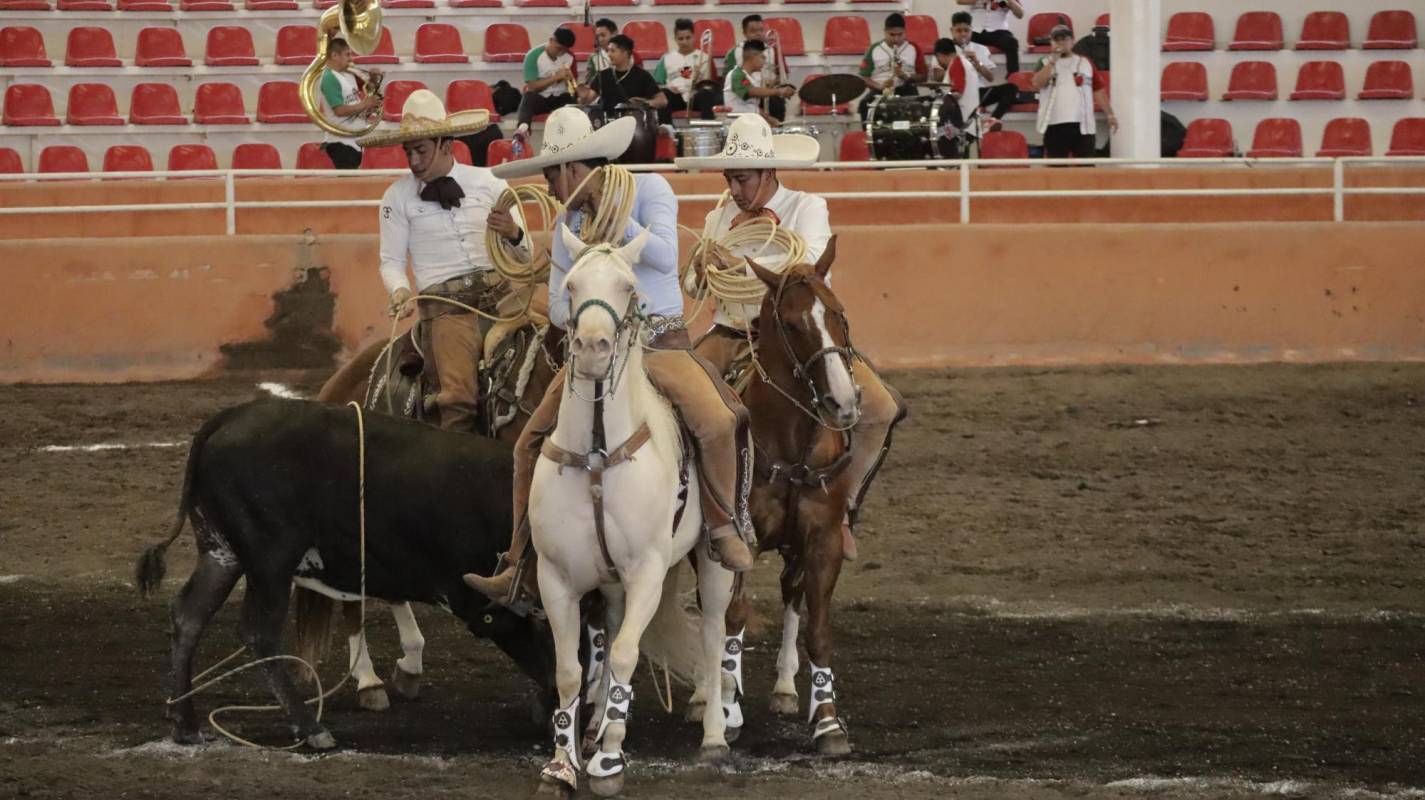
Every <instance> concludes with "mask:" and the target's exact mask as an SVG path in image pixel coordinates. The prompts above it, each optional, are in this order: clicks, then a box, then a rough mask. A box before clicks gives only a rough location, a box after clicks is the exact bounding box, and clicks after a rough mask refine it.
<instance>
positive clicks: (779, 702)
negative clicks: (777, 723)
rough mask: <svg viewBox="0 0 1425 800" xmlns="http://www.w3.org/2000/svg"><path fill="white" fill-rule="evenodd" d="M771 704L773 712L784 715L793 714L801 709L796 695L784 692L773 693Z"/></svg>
mask: <svg viewBox="0 0 1425 800" xmlns="http://www.w3.org/2000/svg"><path fill="white" fill-rule="evenodd" d="M769 705H770V707H771V709H772V713H773V714H780V715H782V716H791V715H793V714H796V713H797V712H798V711H800V710H801V706H800V704H798V703H797V696H796V695H794V694H785V693H782V692H776V693H774V694H773V695H772V702H771V703H770V704H769Z"/></svg>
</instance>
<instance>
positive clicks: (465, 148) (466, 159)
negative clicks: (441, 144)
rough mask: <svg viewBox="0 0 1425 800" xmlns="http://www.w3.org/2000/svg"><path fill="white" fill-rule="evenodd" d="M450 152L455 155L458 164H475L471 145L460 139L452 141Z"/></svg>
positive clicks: (469, 165) (471, 165)
mask: <svg viewBox="0 0 1425 800" xmlns="http://www.w3.org/2000/svg"><path fill="white" fill-rule="evenodd" d="M450 154H451V155H452V156H454V157H455V161H456V163H458V164H464V165H465V166H467V167H473V166H475V161H474V160H473V159H472V158H471V157H470V146H469V145H467V144H465V143H464V142H462V141H460V140H459V139H456V140H455V141H454V142H451V144H450Z"/></svg>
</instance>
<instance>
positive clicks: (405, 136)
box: [356, 89, 490, 147]
mask: <svg viewBox="0 0 1425 800" xmlns="http://www.w3.org/2000/svg"><path fill="white" fill-rule="evenodd" d="M489 126H490V112H489V111H486V110H484V109H472V110H470V111H457V112H455V113H454V114H451V115H449V116H447V115H446V113H445V103H442V102H440V98H439V97H436V95H435V92H432V91H430V90H429V89H417V90H415V91H414V92H411V94H410V96H409V97H407V98H406V104H405V105H403V106H401V127H399V128H397V129H395V130H393V131H382V132H380V133H373V134H371V135H370V136H367V137H365V138H364V139H358V140H357V142H356V143H357V144H359V145H361V146H362V147H381V146H383V145H388V144H399V143H401V142H411V141H415V140H416V139H445V138H450V137H453V136H467V135H469V134H472V133H479V132H480V131H483V130H485V129H486V128H487V127H489Z"/></svg>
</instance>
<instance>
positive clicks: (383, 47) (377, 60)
mask: <svg viewBox="0 0 1425 800" xmlns="http://www.w3.org/2000/svg"><path fill="white" fill-rule="evenodd" d="M352 60H353V61H355V62H356V63H358V64H399V63H401V59H399V58H397V57H396V46H395V45H394V44H392V43H391V27H390V26H389V25H382V26H381V39H380V40H379V41H377V42H376V49H375V50H374V51H372V52H370V53H368V54H366V55H364V56H357V57H356V58H354V59H352Z"/></svg>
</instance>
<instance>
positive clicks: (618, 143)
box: [465, 108, 753, 612]
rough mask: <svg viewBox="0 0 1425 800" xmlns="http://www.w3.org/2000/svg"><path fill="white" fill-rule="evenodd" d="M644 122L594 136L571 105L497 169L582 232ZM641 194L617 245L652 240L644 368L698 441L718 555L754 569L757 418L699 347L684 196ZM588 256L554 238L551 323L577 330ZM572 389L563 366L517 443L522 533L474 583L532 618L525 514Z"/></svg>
mask: <svg viewBox="0 0 1425 800" xmlns="http://www.w3.org/2000/svg"><path fill="white" fill-rule="evenodd" d="M635 127H636V122H635V120H634V119H633V118H632V117H621V118H619V119H616V120H614V121H613V122H610V123H608V124H607V125H604V126H603V127H602V128H599V129H597V130H595V129H594V128H593V124H592V123H591V122H590V121H589V118H588V116H587V115H585V114H584V113H583V112H582V111H581V110H580V109H577V108H561V109H559V110H557V111H555V112H554V113H552V114H550V115H549V120H548V122H546V123H545V127H544V142H543V145H542V147H541V150H540V153H539V154H538V155H537V156H535V157H534V158H529V159H523V160H519V161H510V162H506V163H504V164H501V165H499V166H498V167H495V170H494V172H495V175H497V176H499V177H502V178H521V177H526V176H530V175H539V174H543V175H544V178H545V181H546V182H547V183H548V184H549V191H550V193H551V194H553V195H554V196H555V197H556V198H557V199H559V200H560V201H561V202H563V203H564V204H565V208H566V209H567V210H566V211H565V212H564V213H563V214H561V215H560V216H559V217H558V219H556V220H555V227H556V229H557V228H558V226H559V225H561V224H562V225H567V226H568V227H569V229H570V230H571V231H574V232H575V233H580V232H581V231H583V229H584V227H585V223H587V222H588V221H589V220H590V219H591V218H592V215H593V214H594V213H595V209H597V208H598V207H599V205H600V202H601V200H602V194H603V191H604V182H603V180H602V177H603V173H602V172H596V170H598V169H599V168H600V167H602V166H604V165H606V164H608V163H609V162H610V161H611V160H613V159H616V158H618V157H620V156H621V155H622V154H623V153H624V152H625V151H627V150H628V147H629V144H630V143H631V142H632V141H633V135H634V129H635ZM634 191H635V195H634V204H633V210H632V213H631V214H630V215H629V221H628V224H627V225H626V227H625V228H624V230H623V233H622V235H621V236H619V237H618V240H617V241H614V242H612V244H615V245H621V244H624V243H626V242H628V241H631V240H632V239H634V238H635V237H637V236H638V235H639V234H641V233H643V232H644V231H647V233H648V234H649V235H648V240H647V244H645V245H644V248H643V251H642V253H641V254H640V256H639V260H638V263H637V264H634V265H633V272H634V276H635V278H636V279H637V281H638V299H639V310H640V311H641V312H642V313H643V314H644V315H645V317H646V323H645V347H646V348H647V352H646V353H645V355H644V362H643V363H644V368H645V370H646V371H647V373H648V377H649V379H650V380H651V381H652V382H653V385H654V386H655V387H656V388H657V389H658V390H659V392H660V393H662V394H663V396H664V397H666V398H667V399H668V401H669V402H670V403H671V404H672V405H673V407H674V409H675V411H676V413H677V415H678V417H679V419H680V420H681V421H682V423H683V425H684V427H685V428H686V429H687V430H688V432H689V433H690V434H691V435H692V436H693V438H694V439H695V440H696V442H697V446H696V447H695V448H694V452H695V453H696V455H697V462H698V474H699V476H700V478H701V480H700V485H701V487H702V490H701V491H702V496H701V498H700V506H701V507H702V509H703V523H704V529H705V530H706V531H707V532H708V535H709V537H710V539H711V542H710V543H711V545H712V550H713V552H714V555H715V557H716V558H717V559H719V560H720V561H721V562H722V564H723V566H725V567H727V568H728V569H731V570H734V571H739V572H740V571H744V570H747V569H750V568H751V566H752V563H753V556H752V551H751V549H750V548H749V547H748V544H747V542H748V541H750V540H751V539H752V537H753V532H752V520H751V517H750V515H749V511H748V506H747V494H746V488H747V487H749V486H750V485H751V469H752V464H751V452H752V450H751V446H752V445H751V434H750V431H749V429H748V418H747V411H746V409H744V408H743V407H742V402H741V401H740V400H739V399H738V398H737V396H736V395H734V394H733V393H732V390H731V389H730V388H728V387H727V385H726V384H725V383H723V381H722V378H721V377H720V373H718V372H716V371H714V370H713V369H712V368H711V367H709V366H708V364H707V362H705V361H703V360H702V359H700V358H698V357H696V356H695V355H694V354H693V353H692V351H691V350H690V349H689V346H690V344H691V342H690V340H689V338H688V330H687V326H686V325H685V324H684V322H683V316H682V314H683V295H682V291H681V289H680V288H679V284H678V200H677V197H675V196H674V194H673V189H672V187H671V186H670V185H669V184H668V181H667V180H666V179H665V178H663V176H661V175H658V174H657V173H640V174H638V175H635V176H634ZM590 244H593V242H590ZM578 256H579V254H578V253H570V252H569V250H568V248H567V247H566V246H565V245H564V242H563V237H559V236H556V237H554V242H553V246H552V248H551V252H550V274H549V320H550V323H551V324H552V325H553V326H555V327H557V328H564V327H565V326H567V325H568V323H569V319H570V316H571V311H572V310H571V309H570V307H569V291H568V289H567V288H566V287H565V286H564V277H565V276H566V275H568V273H569V270H570V269H571V268H572V267H573V266H574V262H575V261H576V260H578ZM565 392H566V389H565V385H564V373H563V371H561V372H560V373H559V375H557V376H556V377H555V379H554V380H553V381H552V382H551V383H550V385H549V391H548V393H547V394H545V396H544V400H543V401H542V402H541V403H540V405H539V407H538V408H537V409H536V410H535V412H534V414H533V415H532V416H531V417H530V419H529V422H528V423H526V425H525V428H524V431H523V432H522V433H521V434H520V438H519V441H518V443H516V445H515V476H514V509H515V529H514V533H513V535H512V537H511V541H510V551H509V552H508V553H506V554H505V556H504V557H503V558H502V559H501V567H500V569H499V571H498V572H497V573H496V574H495V575H493V576H491V577H488V578H487V577H483V576H480V575H475V574H469V575H466V576H465V582H466V584H468V585H469V586H470V587H471V588H473V589H475V590H477V591H479V592H481V593H483V594H484V595H485V596H487V597H489V598H490V599H491V600H493V601H495V602H497V603H500V604H502V605H506V606H508V607H510V608H512V609H514V610H516V611H517V612H524V611H525V610H526V609H527V607H528V605H529V602H530V600H532V599H533V598H534V597H535V596H536V595H537V593H538V589H537V587H536V586H535V585H534V575H535V571H534V570H533V569H531V566H532V565H533V553H532V550H531V549H530V548H529V525H528V520H527V518H526V516H527V514H526V512H527V511H528V509H529V492H530V487H531V486H532V484H533V482H534V467H535V463H536V461H537V459H538V457H539V450H540V446H541V444H542V443H543V442H544V439H545V438H546V437H547V436H548V435H549V434H550V433H551V432H552V431H553V430H554V426H555V423H556V422H557V421H558V418H559V405H560V403H561V401H562V400H563V397H564V394H565Z"/></svg>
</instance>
